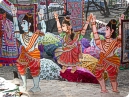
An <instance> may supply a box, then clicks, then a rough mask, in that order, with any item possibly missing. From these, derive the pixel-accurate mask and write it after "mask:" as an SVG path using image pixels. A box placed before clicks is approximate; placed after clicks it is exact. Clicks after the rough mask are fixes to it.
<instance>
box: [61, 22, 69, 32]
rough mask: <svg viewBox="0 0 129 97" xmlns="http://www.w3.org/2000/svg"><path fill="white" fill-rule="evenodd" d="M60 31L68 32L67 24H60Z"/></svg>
mask: <svg viewBox="0 0 129 97" xmlns="http://www.w3.org/2000/svg"><path fill="white" fill-rule="evenodd" d="M62 30H63V31H64V32H68V26H67V24H62Z"/></svg>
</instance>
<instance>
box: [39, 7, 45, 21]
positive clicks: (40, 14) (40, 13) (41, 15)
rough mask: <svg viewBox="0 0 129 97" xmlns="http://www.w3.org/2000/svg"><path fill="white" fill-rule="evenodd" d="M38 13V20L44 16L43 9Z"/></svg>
mask: <svg viewBox="0 0 129 97" xmlns="http://www.w3.org/2000/svg"><path fill="white" fill-rule="evenodd" d="M38 15H39V18H40V20H42V19H43V17H44V10H43V9H42V8H41V9H40V10H39V12H38Z"/></svg>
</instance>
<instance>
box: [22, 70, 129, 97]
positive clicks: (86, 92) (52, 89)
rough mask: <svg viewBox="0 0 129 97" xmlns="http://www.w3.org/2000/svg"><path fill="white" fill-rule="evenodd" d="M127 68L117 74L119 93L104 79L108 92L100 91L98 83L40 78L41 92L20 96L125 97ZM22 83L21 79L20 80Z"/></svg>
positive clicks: (128, 80) (128, 86)
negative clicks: (113, 90) (114, 91)
mask: <svg viewBox="0 0 129 97" xmlns="http://www.w3.org/2000/svg"><path fill="white" fill-rule="evenodd" d="M128 72H129V70H121V71H120V72H119V76H118V83H119V87H118V89H119V91H120V93H113V92H112V89H111V85H110V83H109V80H108V81H106V86H107V89H108V90H109V93H100V86H99V84H89V83H75V82H67V81H60V80H41V81H40V87H41V89H42V90H41V92H40V93H35V94H29V93H27V92H25V93H26V94H28V95H29V96H24V95H23V96H22V97H127V95H128V94H129V73H128ZM27 82H28V90H29V89H30V88H31V87H32V86H33V81H32V80H31V79H28V80H27ZM20 83H21V85H22V81H21V80H20Z"/></svg>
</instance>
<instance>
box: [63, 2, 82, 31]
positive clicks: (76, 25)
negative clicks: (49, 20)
mask: <svg viewBox="0 0 129 97" xmlns="http://www.w3.org/2000/svg"><path fill="white" fill-rule="evenodd" d="M66 1H67V2H66ZM66 1H65V2H66V3H67V11H69V12H70V13H71V15H70V17H71V19H70V20H71V24H72V28H73V30H74V31H79V30H82V27H83V18H84V0H66ZM73 17H75V18H73Z"/></svg>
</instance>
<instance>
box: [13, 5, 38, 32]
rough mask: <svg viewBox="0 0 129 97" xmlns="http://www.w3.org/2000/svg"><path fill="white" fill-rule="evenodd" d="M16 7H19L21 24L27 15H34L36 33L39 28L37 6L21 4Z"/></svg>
mask: <svg viewBox="0 0 129 97" xmlns="http://www.w3.org/2000/svg"><path fill="white" fill-rule="evenodd" d="M14 6H15V7H17V10H18V11H17V15H18V20H19V22H22V19H23V17H24V15H25V14H26V13H30V14H33V19H34V32H35V31H36V28H37V14H36V12H37V11H38V10H37V4H30V5H20V4H14Z"/></svg>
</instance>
